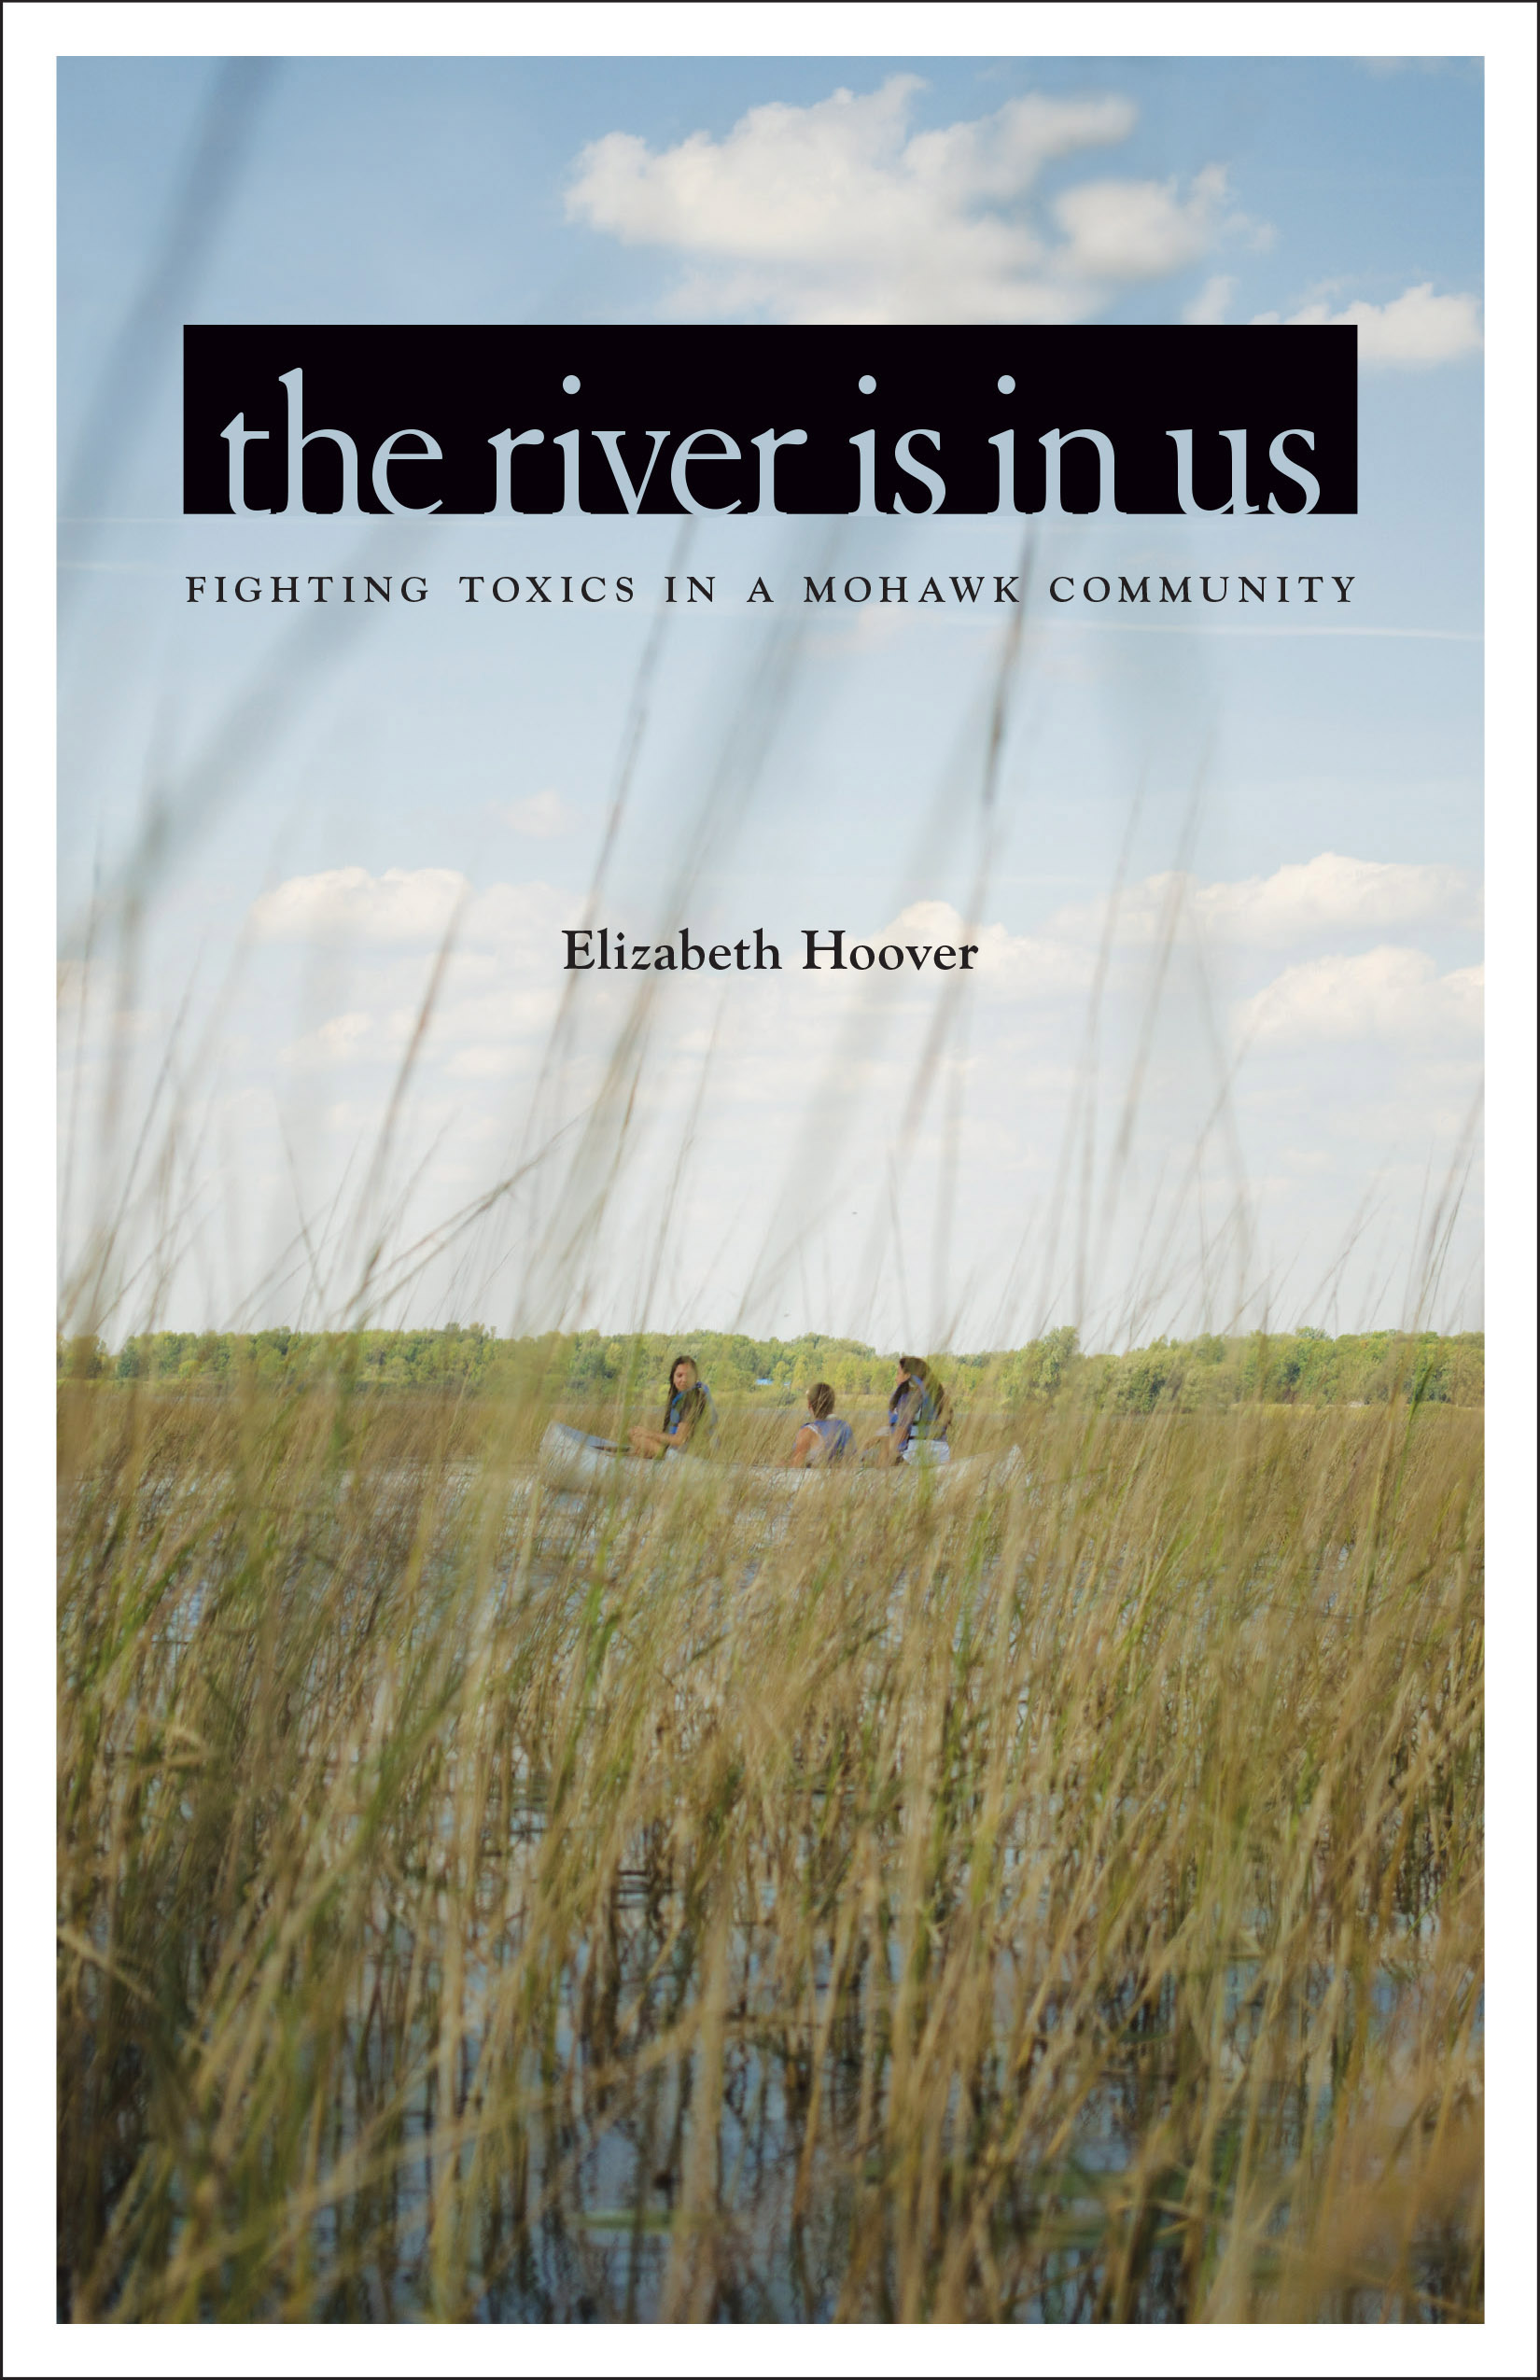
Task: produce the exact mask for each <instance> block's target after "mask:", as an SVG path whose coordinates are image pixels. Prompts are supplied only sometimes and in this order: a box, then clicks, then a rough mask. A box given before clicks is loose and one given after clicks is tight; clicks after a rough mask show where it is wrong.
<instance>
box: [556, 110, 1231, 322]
mask: <svg viewBox="0 0 1540 2380" xmlns="http://www.w3.org/2000/svg"><path fill="white" fill-rule="evenodd" d="M921 88H922V85H921V83H920V81H919V79H918V78H917V77H915V76H912V75H894V76H891V77H889V80H888V81H887V82H885V83H884V84H883V85H882V87H881V89H880V90H878V91H871V92H867V93H864V94H861V95H859V96H858V95H857V94H856V93H854V92H852V91H846V90H840V91H834V92H833V94H832V95H831V96H830V97H829V98H828V99H823V100H819V101H816V102H815V103H814V104H813V105H810V106H806V107H791V106H786V105H780V104H772V105H768V106H763V107H755V108H751V109H750V110H749V113H748V114H747V115H746V116H744V117H742V118H740V119H739V120H738V122H737V123H736V124H735V125H734V127H733V129H732V131H731V132H730V133H727V134H726V135H725V136H724V137H723V138H722V139H721V140H714V139H713V138H712V137H711V136H710V134H709V133H691V134H690V135H689V137H688V138H687V139H685V140H683V141H680V142H679V144H678V145H677V147H673V148H668V149H664V150H661V151H658V152H654V151H653V150H651V149H650V148H649V147H648V146H647V144H646V142H645V141H643V140H641V139H639V138H637V136H636V135H635V134H634V133H606V134H605V136H604V137H603V138H602V139H600V140H597V141H595V142H593V143H592V144H591V145H590V146H589V147H587V148H585V149H584V150H583V151H582V152H581V156H580V157H579V159H578V161H577V169H576V173H575V176H574V179H573V181H572V183H571V185H570V187H569V189H568V191H567V213H568V215H569V217H573V218H575V219H578V220H580V221H582V222H585V223H588V224H590V225H592V226H593V228H594V229H595V230H596V231H608V232H610V233H612V234H613V235H614V236H615V237H616V238H617V239H621V240H623V241H625V242H626V243H627V244H628V245H651V246H661V247H672V248H677V249H679V250H680V251H681V252H682V253H683V254H684V255H685V256H687V257H689V258H691V259H694V260H695V270H694V271H693V273H691V274H690V276H689V277H688V278H687V279H686V280H685V282H684V283H683V284H682V285H681V286H680V287H679V288H678V289H677V290H676V292H675V293H674V299H673V303H674V306H675V309H676V310H677V311H680V312H690V313H696V314H724V313H750V312H756V311H763V312H766V313H768V314H770V315H773V316H776V317H777V318H780V319H784V320H788V321H793V322H809V323H818V322H940V321H945V322H985V323H988V322H1073V321H1078V320H1080V319H1081V318H1082V317H1083V316H1085V315H1087V314H1089V313H1091V312H1093V311H1094V310H1096V309H1097V308H1098V307H1099V306H1100V305H1102V304H1104V303H1105V302H1106V301H1107V300H1108V299H1109V298H1110V297H1111V296H1112V295H1113V293H1114V291H1115V289H1116V288H1117V287H1119V286H1121V285H1124V284H1127V283H1130V282H1137V281H1144V280H1150V279H1154V278H1156V277H1158V276H1159V275H1161V274H1164V273H1171V272H1174V271H1176V270H1178V269H1180V268H1181V267H1183V266H1186V265H1189V264H1191V263H1192V262H1194V261H1195V260H1196V259H1197V258H1199V257H1201V256H1202V255H1204V254H1205V253H1206V252H1207V250H1208V249H1209V247H1211V245H1212V244H1213V241H1214V240H1215V238H1216V237H1217V236H1218V234H1219V232H1220V231H1221V229H1222V228H1224V227H1225V224H1226V222H1227V220H1228V219H1229V218H1227V217H1225V176H1224V173H1223V169H1222V168H1220V167H1217V166H1209V167H1206V168H1205V169H1204V170H1203V171H1202V172H1201V173H1199V174H1198V175H1197V176H1196V177H1195V178H1194V179H1193V180H1192V181H1191V182H1190V183H1188V184H1187V185H1186V187H1185V189H1183V187H1182V186H1181V185H1180V184H1179V183H1178V182H1176V181H1175V180H1172V181H1169V182H1147V181H1137V182H1136V181H1116V180H1100V181H1097V182H1093V183H1085V184H1083V185H1081V186H1079V187H1078V188H1074V189H1069V190H1067V191H1065V192H1063V193H1062V194H1061V195H1060V196H1059V197H1058V198H1057V200H1056V202H1055V203H1054V205H1053V208H1052V216H1053V221H1054V223H1055V224H1056V225H1057V238H1056V236H1055V235H1054V232H1053V231H1052V230H1051V229H1050V228H1049V227H1048V226H1046V225H1044V224H1043V223H1042V222H1039V221H1034V220H1032V219H1030V217H1029V214H1028V211H1027V205H1026V202H1027V200H1028V198H1029V194H1030V192H1031V191H1032V189H1033V187H1034V185H1035V183H1036V181H1037V179H1038V176H1039V175H1040V174H1041V172H1042V170H1043V167H1044V165H1046V164H1048V163H1049V162H1051V161H1054V160H1056V159H1058V158H1064V157H1069V156H1071V155H1073V154H1074V153H1076V152H1077V151H1079V150H1082V149H1086V148H1096V147H1110V146H1112V145H1113V144H1115V143H1117V142H1119V141H1122V140H1126V139H1127V135H1128V133H1130V132H1131V131H1132V129H1133V125H1134V121H1135V109H1134V107H1133V105H1132V103H1131V102H1130V101H1128V100H1127V99H1121V98H1117V97H1115V96H1113V95H1108V96H1106V97H1102V98H1088V99H1079V100H1075V99H1051V98H1046V97H1043V96H1042V95H1041V94H1037V93H1029V94H1027V95H1026V96H1024V97H1022V98H1019V99H1014V100H1010V101H1008V102H1007V103H1006V105H1004V106H1003V107H1001V108H999V109H997V110H996V111H995V113H994V114H993V115H989V116H982V117H977V118H973V119H970V120H968V121H966V122H962V123H957V124H950V125H947V126H945V127H944V128H942V129H939V130H937V131H933V132H912V131H911V130H910V119H911V115H912V111H913V104H914V99H915V94H916V93H917V91H919V90H920V89H921Z"/></svg>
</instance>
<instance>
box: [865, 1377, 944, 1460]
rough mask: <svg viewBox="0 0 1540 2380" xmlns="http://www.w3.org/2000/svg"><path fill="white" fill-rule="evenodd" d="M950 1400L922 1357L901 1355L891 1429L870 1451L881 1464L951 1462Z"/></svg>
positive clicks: (890, 1405)
mask: <svg viewBox="0 0 1540 2380" xmlns="http://www.w3.org/2000/svg"><path fill="white" fill-rule="evenodd" d="M951 1418H952V1407H951V1399H950V1398H949V1397H948V1396H947V1393H946V1391H945V1389H944V1388H943V1386H942V1384H941V1382H940V1381H939V1380H938V1379H937V1378H936V1376H935V1374H934V1372H932V1370H931V1366H930V1365H929V1364H927V1363H926V1362H925V1361H924V1360H923V1358H922V1357H920V1356H918V1355H901V1356H900V1357H899V1360H898V1379H897V1380H896V1381H895V1383H894V1386H893V1393H892V1395H891V1396H890V1397H889V1400H888V1429H887V1433H886V1435H884V1436H883V1437H880V1438H878V1439H877V1440H876V1441H875V1445H874V1447H873V1448H872V1449H871V1451H872V1452H873V1453H874V1454H875V1457H876V1460H877V1461H878V1462H879V1463H925V1464H935V1463H949V1462H950V1461H951V1459H952V1449H951V1448H950V1447H949V1446H948V1444H947V1442H946V1433H947V1429H948V1427H949V1425H950V1422H951Z"/></svg>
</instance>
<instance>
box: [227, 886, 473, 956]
mask: <svg viewBox="0 0 1540 2380" xmlns="http://www.w3.org/2000/svg"><path fill="white" fill-rule="evenodd" d="M468 891H469V886H468V884H467V882H466V879H465V877H464V876H463V875H460V874H459V872H458V870H457V869H455V868H386V870H385V874H384V875H378V876H374V875H370V873H369V870H368V869H367V868H323V869H322V870H321V872H320V874H319V875H312V876H290V877H289V879H288V881H287V883H286V884H280V885H278V886H276V887H275V888H274V889H273V891H272V892H264V893H263V894H262V895H261V897H260V898H259V900H258V901H256V902H254V903H253V904H252V913H251V914H252V921H253V923H254V924H255V926H256V928H257V931H258V933H259V935H260V937H261V939H262V940H263V941H264V942H373V943H411V942H438V941H440V940H441V938H442V936H443V934H444V933H445V931H447V929H448V926H449V921H450V919H451V918H452V917H453V916H454V915H455V909H456V907H457V906H458V904H459V903H460V902H461V901H462V900H463V899H464V897H465V895H466V893H467V892H468Z"/></svg>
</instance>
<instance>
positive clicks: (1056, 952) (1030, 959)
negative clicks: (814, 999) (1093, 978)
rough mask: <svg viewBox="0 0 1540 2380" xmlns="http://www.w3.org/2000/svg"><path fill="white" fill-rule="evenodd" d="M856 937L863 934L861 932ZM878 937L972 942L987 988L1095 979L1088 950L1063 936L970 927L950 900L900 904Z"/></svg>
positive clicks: (1075, 984) (1040, 987) (1047, 987)
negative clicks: (1056, 938) (902, 906)
mask: <svg viewBox="0 0 1540 2380" xmlns="http://www.w3.org/2000/svg"><path fill="white" fill-rule="evenodd" d="M856 939H858V940H859V939H861V937H860V936H858V937H856ZM872 940H873V941H874V942H875V943H878V944H881V943H897V944H898V945H900V946H901V947H902V946H903V945H904V944H906V943H914V944H916V945H920V946H923V945H925V944H926V943H930V944H931V945H935V944H937V943H946V942H949V943H951V944H952V945H954V947H957V946H959V945H961V944H962V943H964V942H969V943H972V944H973V945H974V946H975V947H976V949H977V952H978V956H977V958H976V959H974V960H973V966H972V967H971V968H970V970H969V973H971V974H974V975H976V976H978V977H979V979H980V980H981V982H982V984H983V986H984V987H985V988H987V990H989V991H992V992H1001V993H1009V994H1011V995H1012V996H1013V997H1016V998H1019V997H1021V996H1022V995H1023V994H1030V993H1034V992H1036V993H1043V992H1048V993H1054V992H1066V991H1079V990H1080V989H1082V988H1083V987H1084V986H1085V984H1087V983H1088V982H1089V980H1090V959H1089V954H1088V953H1086V952H1085V951H1083V950H1080V949H1077V948H1075V947H1073V946H1072V945H1069V944H1066V943H1064V942H1062V941H1053V940H1045V939H1043V937H1041V936H1038V935H1033V934H1014V933H1012V932H1010V931H1009V930H1008V929H1007V928H1006V927H1005V926H1003V925H1000V924H998V923H997V924H995V925H992V926H974V927H972V928H968V927H965V926H964V924H963V921H962V917H961V914H960V912H959V911H958V910H957V909H954V908H953V906H952V904H951V903H950V902H949V901H914V902H911V903H910V904H909V906H908V908H907V909H901V910H900V912H899V914H898V916H897V917H895V918H894V920H893V922H892V924H891V925H890V926H885V927H884V928H883V930H882V931H881V933H880V934H875V935H873V936H872Z"/></svg>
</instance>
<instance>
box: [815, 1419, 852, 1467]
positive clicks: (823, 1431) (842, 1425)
mask: <svg viewBox="0 0 1540 2380" xmlns="http://www.w3.org/2000/svg"><path fill="white" fill-rule="evenodd" d="M803 1426H804V1428H805V1429H809V1428H810V1429H814V1430H817V1432H818V1434H819V1437H820V1438H821V1439H822V1440H823V1459H824V1461H825V1463H843V1461H844V1460H845V1457H846V1456H847V1454H848V1453H849V1451H850V1449H851V1448H852V1447H853V1446H854V1445H855V1442H856V1439H855V1433H854V1431H853V1430H852V1429H851V1427H850V1424H849V1422H848V1421H841V1420H840V1418H839V1415H838V1414H837V1413H826V1414H825V1415H824V1417H823V1419H822V1421H819V1420H818V1419H817V1418H815V1419H814V1420H813V1421H810V1422H805V1423H804V1424H803Z"/></svg>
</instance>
